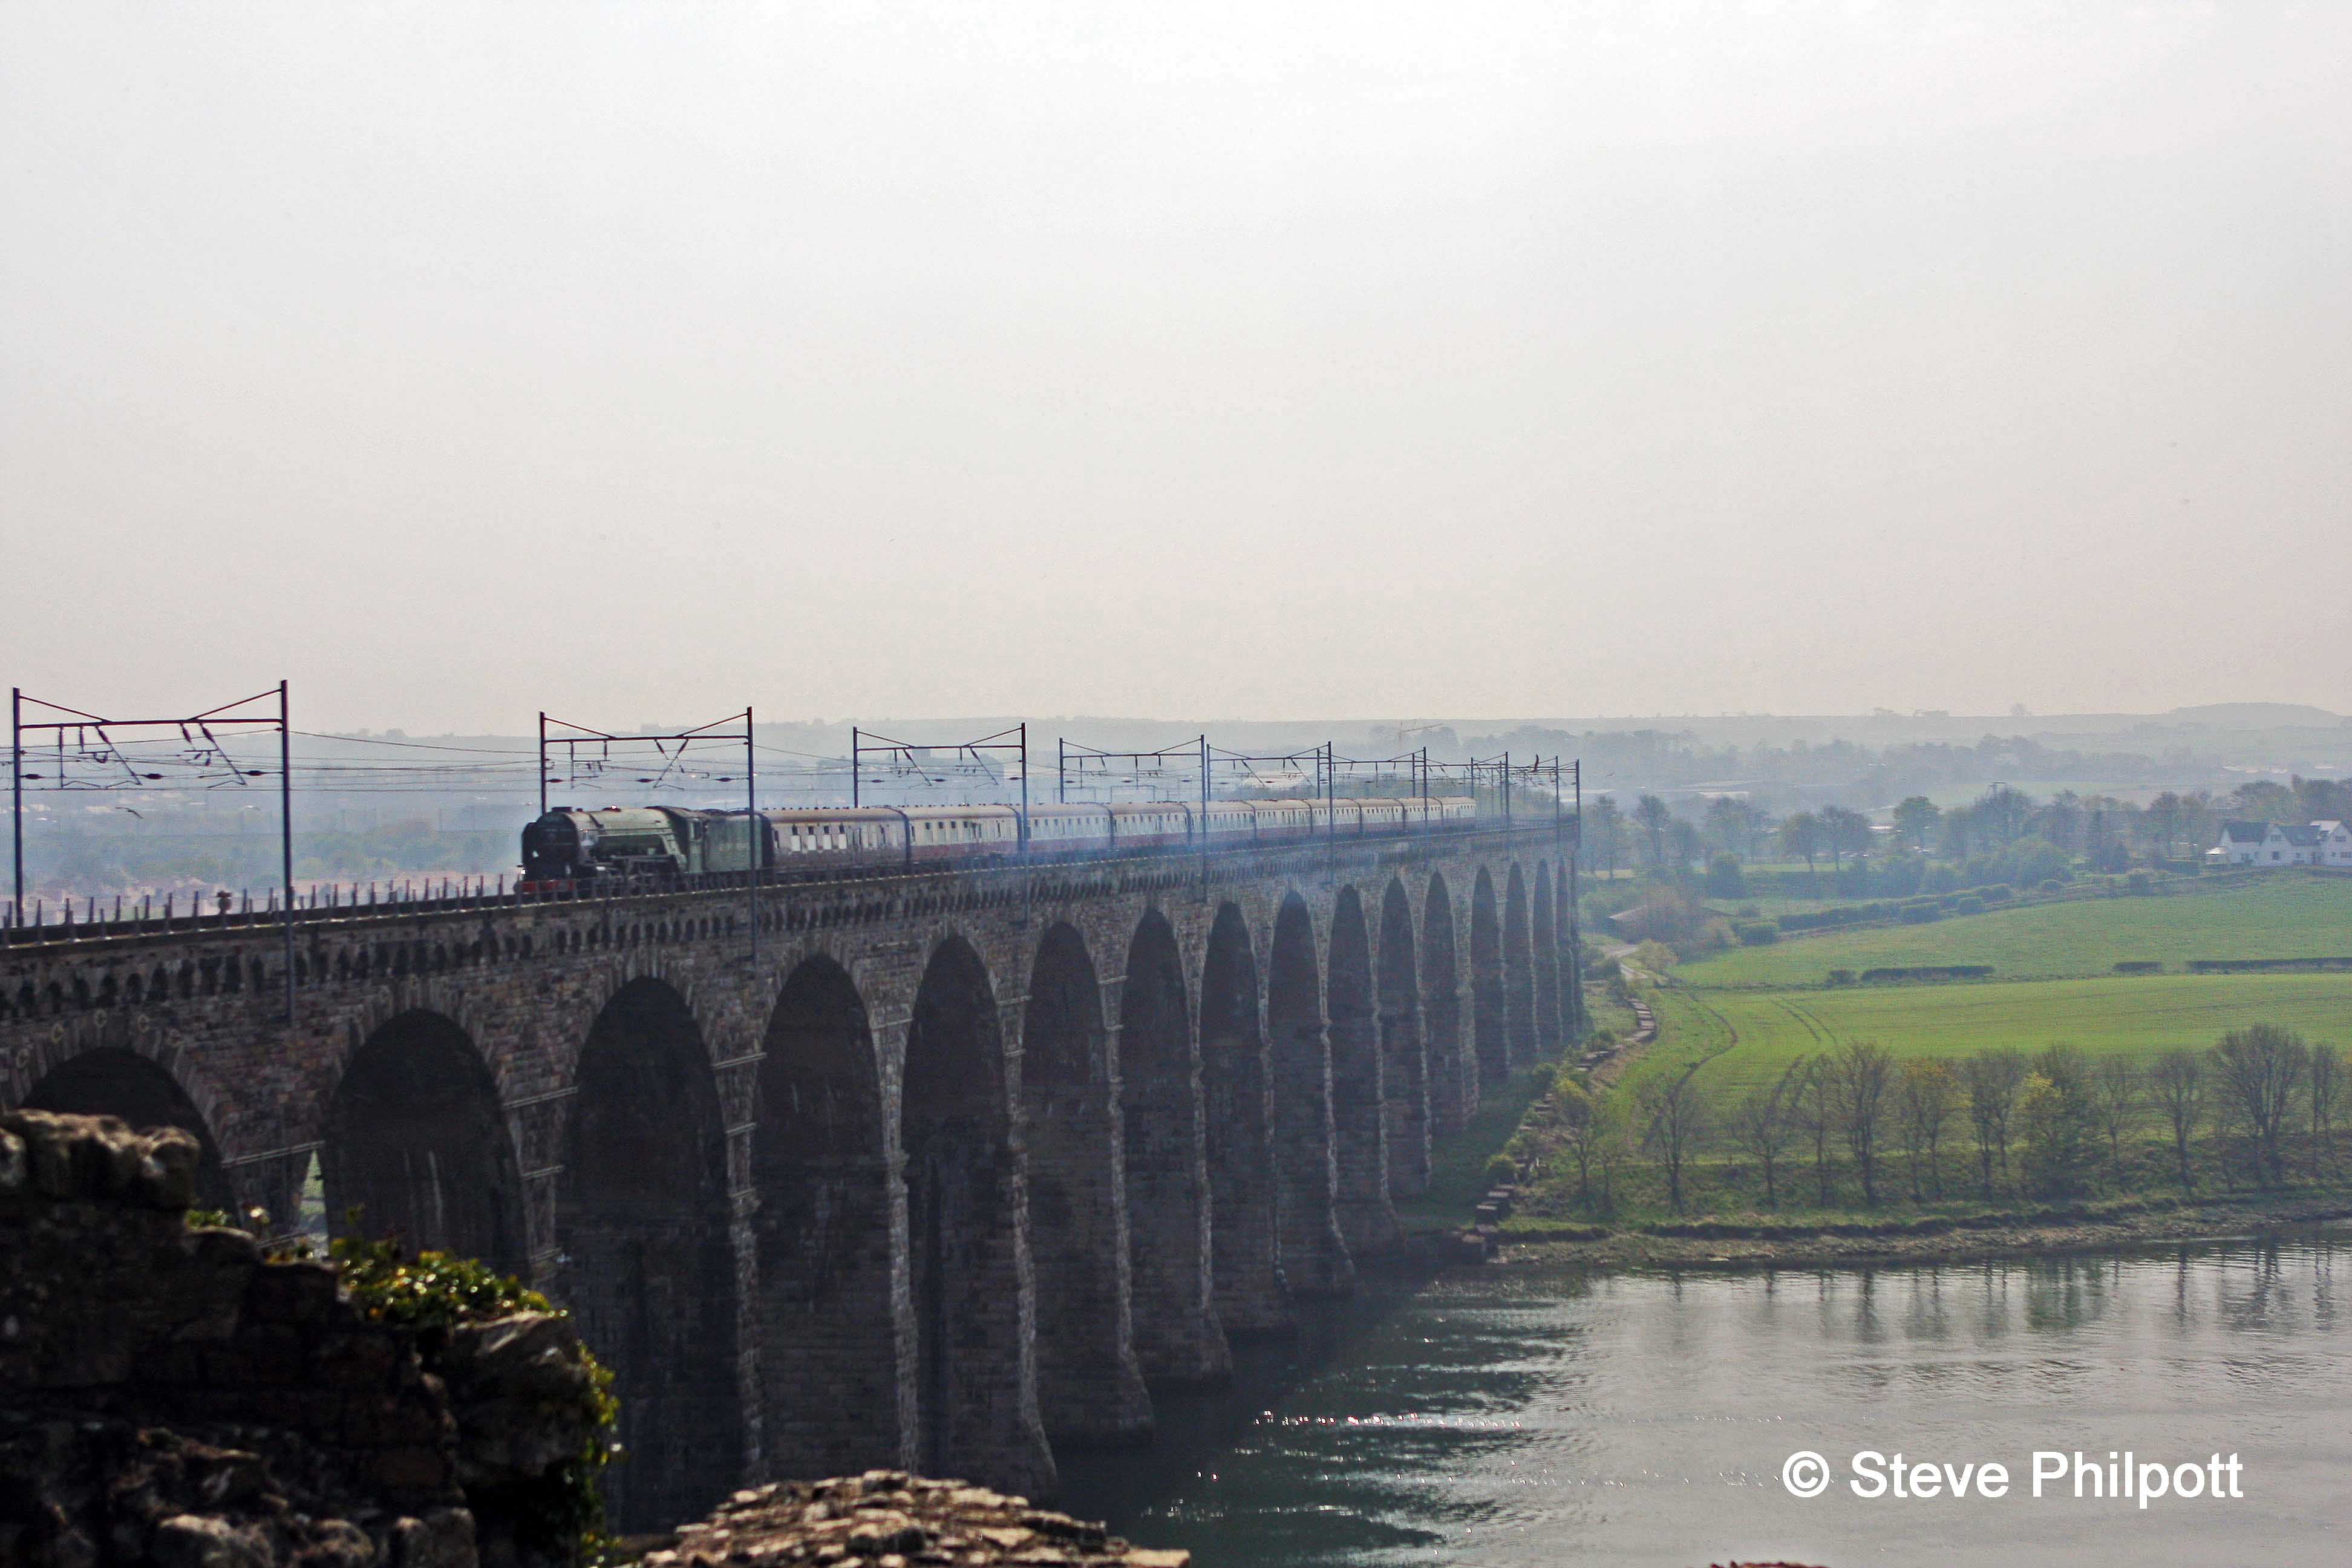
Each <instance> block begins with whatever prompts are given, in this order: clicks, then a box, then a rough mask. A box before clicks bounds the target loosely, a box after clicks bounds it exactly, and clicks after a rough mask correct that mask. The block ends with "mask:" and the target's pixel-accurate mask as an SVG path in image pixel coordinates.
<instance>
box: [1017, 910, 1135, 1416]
mask: <svg viewBox="0 0 2352 1568" xmlns="http://www.w3.org/2000/svg"><path fill="white" fill-rule="evenodd" d="M1112 1067H1113V1064H1112V1062H1111V1059H1110V1052H1109V1037H1108V1031H1107V1030H1106V1029H1105V1028H1104V1026H1103V999H1102V982H1101V980H1100V978H1099V977H1098V976H1097V974H1096V973H1095V963H1094V959H1093V958H1092V957H1091V956H1090V955H1089V954H1088V953H1087V944H1086V939H1085V938H1083V937H1081V936H1080V935H1079V934H1078V932H1077V931H1076V928H1074V927H1072V926H1071V925H1069V924H1068V923H1067V922H1066V921H1056V922H1055V924H1053V925H1051V926H1049V927H1047V928H1046V931H1045V936H1044V938H1043V939H1042V940H1041V941H1040V942H1038V944H1037V954H1036V958H1035V961H1034V963H1032V965H1031V967H1030V972H1029V1003H1028V1006H1027V1007H1026V1008H1025V1009H1024V1013H1023V1017H1022V1050H1021V1102H1022V1112H1023V1118H1024V1121H1023V1133H1024V1141H1025V1142H1026V1144H1027V1151H1028V1175H1029V1252H1030V1258H1031V1260H1032V1263H1033V1265H1034V1269H1035V1273H1036V1279H1037V1412H1038V1415H1039V1417H1040V1418H1041V1419H1042V1420H1043V1421H1044V1422H1045V1435H1046V1436H1048V1437H1049V1438H1051V1439H1053V1440H1054V1441H1055V1442H1056V1443H1063V1442H1071V1443H1101V1442H1106V1441H1118V1440H1121V1439H1127V1438H1132V1437H1136V1436H1140V1435H1142V1434H1143V1433H1145V1432H1148V1431H1150V1426H1151V1401H1150V1396H1149V1395H1147V1394H1145V1393H1144V1390H1143V1373H1141V1371H1140V1370H1139V1368H1138V1367H1137V1365H1136V1360H1135V1342H1134V1333H1133V1326H1132V1325H1133V1319H1132V1317H1131V1315H1130V1312H1129V1275H1128V1231H1127V1213H1128V1211H1127V1194H1126V1189H1125V1184H1124V1182H1123V1180H1122V1170H1121V1165H1122V1162H1121V1160H1120V1159H1119V1154H1120V1153H1121V1152H1122V1151H1121V1150H1120V1149H1119V1146H1118V1144H1119V1129H1118V1102H1117V1101H1116V1100H1114V1099H1113V1098H1112V1094H1111V1083H1112Z"/></svg>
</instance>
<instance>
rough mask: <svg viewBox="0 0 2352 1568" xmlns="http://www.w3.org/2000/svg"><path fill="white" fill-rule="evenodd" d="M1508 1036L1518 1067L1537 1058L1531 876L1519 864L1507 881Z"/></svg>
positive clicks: (1505, 977) (1512, 1058) (1505, 1000)
mask: <svg viewBox="0 0 2352 1568" xmlns="http://www.w3.org/2000/svg"><path fill="white" fill-rule="evenodd" d="M1503 1017H1504V1026H1503V1027H1504V1036H1505V1038H1506V1040H1507V1043H1508V1046H1509V1050H1510V1062H1511V1066H1512V1067H1513V1068H1524V1067H1531V1066H1533V1065H1534V1064H1535V1059H1536V960H1535V947H1534V943H1533V941H1532V939H1531V937H1530V936H1529V933H1528V879H1527V874H1526V873H1525V872H1524V871H1522V870H1521V869H1520V868H1519V866H1518V863H1517V862H1516V861H1514V862H1513V863H1512V865H1511V871H1510V875H1509V877H1508V878H1507V879H1506V880H1505V882H1504V884H1503Z"/></svg>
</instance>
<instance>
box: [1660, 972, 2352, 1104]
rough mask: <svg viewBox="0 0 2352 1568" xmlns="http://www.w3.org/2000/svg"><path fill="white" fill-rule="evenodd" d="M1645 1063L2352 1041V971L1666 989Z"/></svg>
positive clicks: (1730, 1073)
mask: <svg viewBox="0 0 2352 1568" xmlns="http://www.w3.org/2000/svg"><path fill="white" fill-rule="evenodd" d="M1668 995H1669V999H1668V1000H1667V1002H1666V1004H1665V1014H1664V1025H1665V1026H1664V1037H1663V1039H1662V1041H1661V1045H1660V1048H1659V1050H1658V1051H1657V1052H1656V1053H1654V1055H1655V1063H1654V1065H1651V1066H1650V1068H1649V1070H1653V1071H1654V1070H1659V1069H1660V1068H1665V1067H1667V1066H1669V1065H1671V1066H1673V1067H1675V1068H1680V1067H1682V1066H1685V1065H1689V1064H1691V1063H1693V1062H1695V1061H1704V1062H1705V1063H1706V1066H1705V1067H1703V1068H1701V1069H1700V1081H1702V1082H1703V1083H1705V1084H1706V1085H1707V1087H1708V1088H1710V1089H1744V1088H1746V1087H1748V1085H1750V1084H1753V1083H1756V1082H1758V1081H1759V1080H1761V1079H1768V1078H1769V1077H1771V1076H1772V1075H1773V1074H1775V1073H1777V1072H1779V1071H1780V1068H1782V1067H1783V1066H1784V1065H1785V1064H1786V1063H1787V1062H1788V1061H1789V1059H1790V1058H1792V1057H1796V1056H1801V1055H1803V1054H1805V1053H1807V1052H1811V1051H1821V1050H1832V1049H1834V1048H1836V1047H1838V1046H1840V1045H1842V1044H1843V1043H1844V1042H1846V1041H1848V1040H1855V1039H1865V1040H1875V1041H1877V1042H1878V1043H1879V1044H1881V1045H1883V1046H1885V1047H1886V1048H1887V1049H1889V1050H1891V1051H1893V1052H1895V1054H1896V1055H1897V1056H1966V1055H1968V1054H1969V1053H1971V1052H1974V1051H1979V1050H1982V1049H1984V1048H1985V1047H1990V1046H2016V1047H2021V1048H2022V1049H2024V1050H2027V1051H2029V1052H2030V1051H2034V1050H2039V1049H2040V1048H2041V1047H2043V1046H2048V1045H2054V1044H2057V1043H2059V1042H2062V1041H2063V1042H2065V1043H2068V1044H2071V1045H2074V1046H2077V1047H2081V1048H2082V1049H2083V1050H2084V1051H2089V1052H2095V1053H2096V1052H2106V1051H2132V1052H2147V1051H2158V1050H2163V1049H2167V1048H2168V1047H2173V1046H2196V1047H2204V1046H2210V1045H2211V1044H2212V1043H2213V1042H2214V1041H2215V1040H2216V1039H2218V1038H2220V1037H2221V1033H2222V1032H2223V1031H2224V1030H2227V1029H2234V1028H2239V1027H2242V1026H2244V1025H2247V1024H2254V1023H2272V1024H2280V1025H2284V1026H2286V1027H2288V1028H2291V1029H2299V1030H2301V1031H2302V1032H2303V1034H2304V1035H2305V1037H2307V1038H2311V1039H2315V1040H2332V1041H2334V1042H2335V1043H2336V1045H2338V1046H2352V974H2158V975H2150V976H2147V977H2145V978H2141V979H2124V978H2116V979H2097V980H2047V981H2018V982H2013V983H2009V984H2002V983H1999V982H1980V983H1976V984H1953V985H1883V986H1881V985H1872V986H1853V987H1849V988H1843V989H1840V990H1835V991H1779V992H1774V991H1764V992H1756V991H1738V992H1703V993H1698V994H1686V993H1683V992H1680V991H1676V992H1673V993H1669V994H1668Z"/></svg>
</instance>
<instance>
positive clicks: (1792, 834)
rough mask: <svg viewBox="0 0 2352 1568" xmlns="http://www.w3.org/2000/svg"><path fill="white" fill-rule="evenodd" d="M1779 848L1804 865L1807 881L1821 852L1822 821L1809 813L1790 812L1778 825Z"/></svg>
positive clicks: (1810, 877)
mask: <svg viewBox="0 0 2352 1568" xmlns="http://www.w3.org/2000/svg"><path fill="white" fill-rule="evenodd" d="M1780 847H1781V848H1782V849H1783V850H1784V851H1786V852H1787V853H1789V854H1790V855H1794V856H1796V857H1797V858H1800V859H1801V860H1802V861H1804V863H1805V877H1806V879H1807V880H1808V881H1810V880H1811V879H1812V875H1813V862H1814V860H1815V859H1817V858H1820V856H1821V852H1822V819H1821V818H1820V817H1818V816H1814V815H1813V814H1812V813H1811V812H1810V811H1799V812H1792V813H1790V815H1789V816H1787V817H1785V818H1783V819H1782V820H1781V823H1780Z"/></svg>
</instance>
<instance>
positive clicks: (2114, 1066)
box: [2090, 1055, 2147, 1186]
mask: <svg viewBox="0 0 2352 1568" xmlns="http://www.w3.org/2000/svg"><path fill="white" fill-rule="evenodd" d="M2090 1089H2091V1109H2092V1110H2093V1112H2094V1113H2095V1114H2096V1115H2097V1117H2098V1119H2099V1131H2102V1132H2105V1134H2106V1135H2107V1162H2108V1163H2109V1164H2111V1165H2112V1166H2113V1167H2114V1168H2115V1173H2116V1185H2117V1186H2121V1185H2122V1184H2123V1180H2124V1134H2125V1133H2126V1132H2128V1131H2131V1125H2132V1123H2133V1122H2135V1121H2138V1120H2139V1112H2140V1107H2141V1105H2142V1104H2143V1103H2144V1102H2145V1100H2147V1079H2145V1078H2144V1077H2142V1076H2141V1073H2140V1070H2139V1064H2138V1063H2137V1062H2135V1061H2133V1060H2132V1059H2131V1058H2129V1057H2126V1056H2121V1055H2116V1056H2108V1057H2102V1058H2099V1063H2098V1066H2097V1067H2095V1068H2093V1069H2092V1072H2091V1082H2090Z"/></svg>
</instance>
